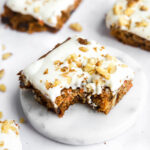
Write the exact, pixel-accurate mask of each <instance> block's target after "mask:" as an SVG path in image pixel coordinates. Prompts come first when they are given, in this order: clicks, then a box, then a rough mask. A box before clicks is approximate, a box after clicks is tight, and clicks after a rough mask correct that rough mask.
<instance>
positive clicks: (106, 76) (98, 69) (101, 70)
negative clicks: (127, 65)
mask: <svg viewBox="0 0 150 150" xmlns="http://www.w3.org/2000/svg"><path fill="white" fill-rule="evenodd" d="M96 71H97V72H98V74H100V75H101V76H103V77H104V78H105V79H107V80H109V79H110V75H109V74H108V72H107V70H105V69H102V68H101V67H96Z"/></svg>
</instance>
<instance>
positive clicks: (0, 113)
mask: <svg viewBox="0 0 150 150" xmlns="http://www.w3.org/2000/svg"><path fill="white" fill-rule="evenodd" d="M2 118H3V112H1V111H0V119H2Z"/></svg>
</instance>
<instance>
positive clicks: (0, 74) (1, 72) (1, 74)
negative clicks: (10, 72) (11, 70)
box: [0, 69, 5, 79]
mask: <svg viewBox="0 0 150 150" xmlns="http://www.w3.org/2000/svg"><path fill="white" fill-rule="evenodd" d="M4 73H5V70H4V69H1V70H0V79H2V78H3V76H4Z"/></svg>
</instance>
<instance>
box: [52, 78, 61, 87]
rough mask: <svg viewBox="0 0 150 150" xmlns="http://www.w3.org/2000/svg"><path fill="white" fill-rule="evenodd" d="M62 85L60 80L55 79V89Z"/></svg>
mask: <svg viewBox="0 0 150 150" xmlns="http://www.w3.org/2000/svg"><path fill="white" fill-rule="evenodd" d="M60 83H61V81H60V80H58V79H55V81H54V87H56V86H58V85H59V84H60Z"/></svg>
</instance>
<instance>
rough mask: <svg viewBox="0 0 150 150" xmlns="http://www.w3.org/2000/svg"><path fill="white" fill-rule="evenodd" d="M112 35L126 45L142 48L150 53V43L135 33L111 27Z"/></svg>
mask: <svg viewBox="0 0 150 150" xmlns="http://www.w3.org/2000/svg"><path fill="white" fill-rule="evenodd" d="M110 33H111V35H112V36H114V37H115V38H117V39H118V40H119V41H121V42H123V43H124V44H128V45H132V46H135V47H140V48H142V49H145V50H147V51H150V41H148V40H146V39H144V38H141V37H139V36H137V35H135V34H133V33H130V32H127V31H124V30H121V29H120V28H119V27H115V26H114V27H111V29H110Z"/></svg>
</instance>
